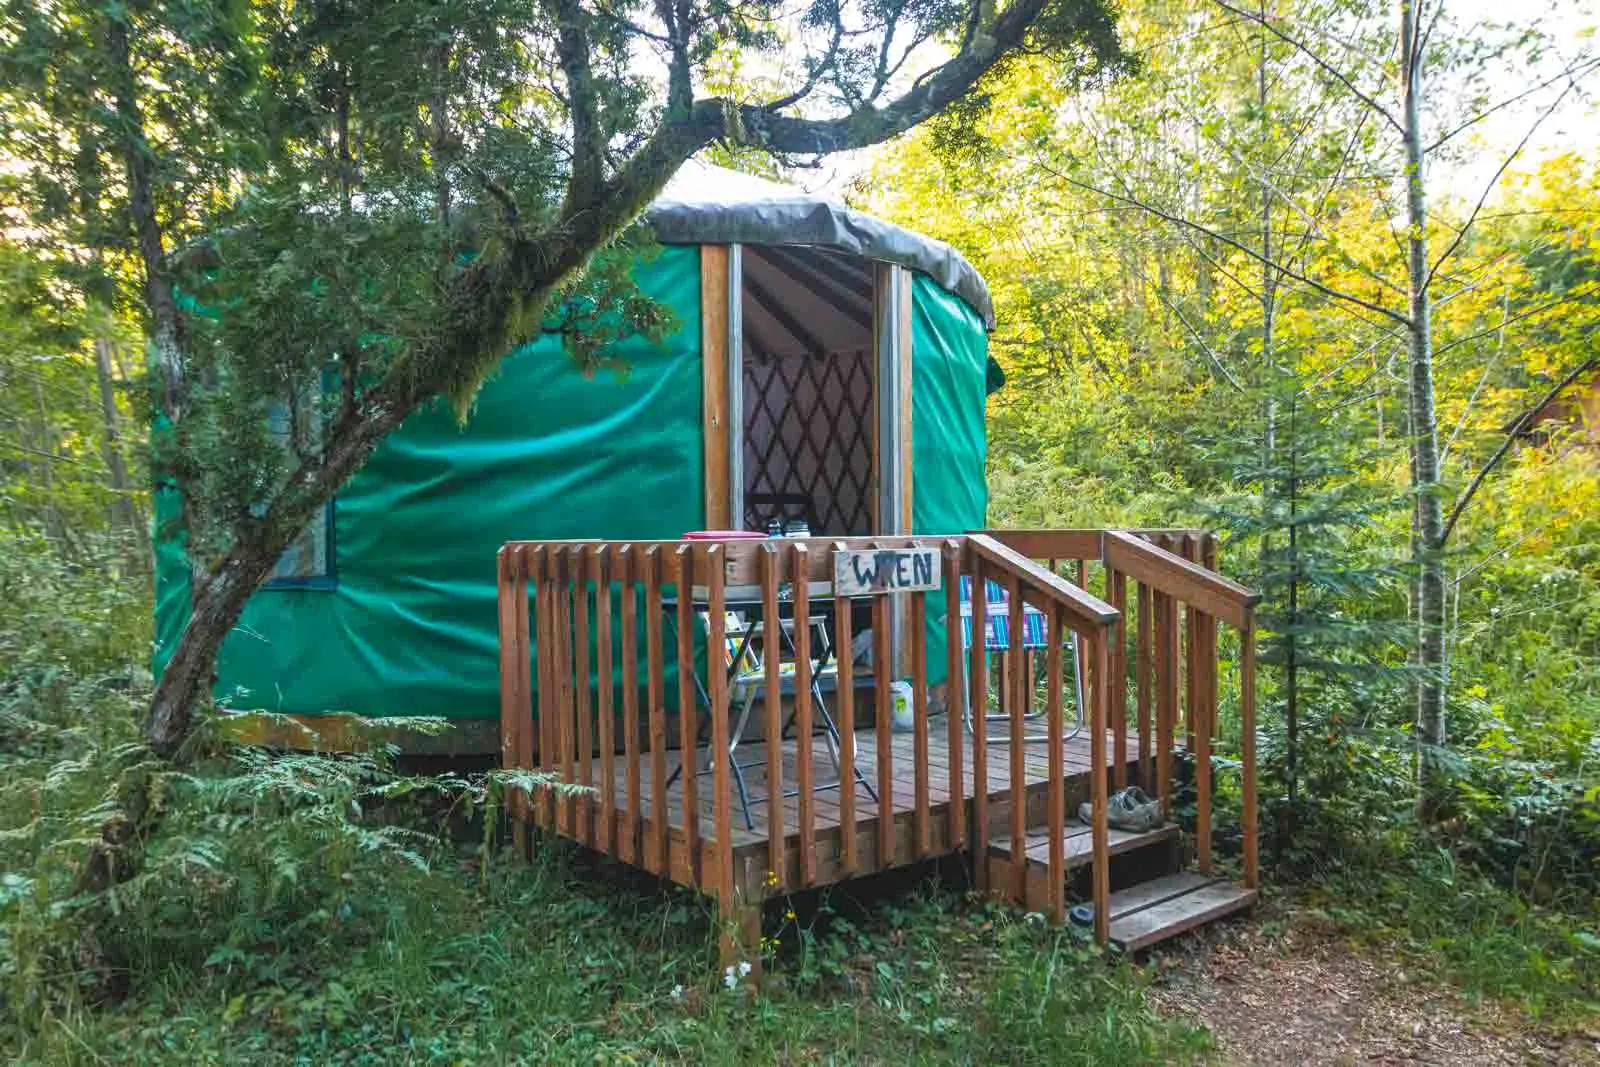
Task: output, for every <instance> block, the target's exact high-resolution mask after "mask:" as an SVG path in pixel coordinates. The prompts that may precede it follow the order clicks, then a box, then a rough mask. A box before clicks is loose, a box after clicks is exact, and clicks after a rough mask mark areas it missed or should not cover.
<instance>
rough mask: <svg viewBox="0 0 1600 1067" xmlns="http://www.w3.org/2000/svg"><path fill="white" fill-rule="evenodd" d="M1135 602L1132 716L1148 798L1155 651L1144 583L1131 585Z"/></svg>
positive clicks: (1152, 780) (1147, 589)
mask: <svg viewBox="0 0 1600 1067" xmlns="http://www.w3.org/2000/svg"><path fill="white" fill-rule="evenodd" d="M1134 589H1135V595H1136V597H1137V599H1138V602H1139V603H1138V609H1137V610H1138V617H1137V620H1136V621H1137V623H1138V630H1137V633H1136V634H1135V637H1134V649H1133V658H1134V662H1133V675H1134V684H1133V688H1134V703H1135V705H1136V706H1135V715H1136V717H1137V718H1138V720H1139V785H1140V787H1141V788H1143V789H1144V791H1145V792H1146V793H1148V794H1150V795H1152V796H1154V795H1156V793H1157V790H1156V783H1155V776H1154V770H1153V766H1154V760H1153V759H1152V754H1151V751H1150V737H1151V732H1150V710H1151V709H1150V680H1151V679H1150V676H1151V673H1152V663H1151V660H1152V659H1153V657H1154V654H1155V649H1154V642H1155V627H1154V621H1153V620H1152V619H1151V618H1150V613H1151V606H1150V587H1149V586H1148V585H1146V584H1145V583H1144V582H1136V583H1134Z"/></svg>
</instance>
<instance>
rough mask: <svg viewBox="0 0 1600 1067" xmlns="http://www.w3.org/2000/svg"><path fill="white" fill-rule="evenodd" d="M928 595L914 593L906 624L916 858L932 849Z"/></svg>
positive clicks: (912, 818) (912, 819) (913, 828)
mask: <svg viewBox="0 0 1600 1067" xmlns="http://www.w3.org/2000/svg"><path fill="white" fill-rule="evenodd" d="M927 596H928V594H926V593H922V592H916V593H912V594H911V612H910V618H909V620H908V621H907V623H906V625H907V626H909V627H910V629H911V633H910V640H911V716H912V762H913V763H914V765H915V766H914V767H913V773H914V775H915V786H914V793H913V798H914V801H913V802H914V807H913V810H912V814H911V825H912V836H913V838H914V840H915V845H916V853H917V858H918V859H921V858H922V857H924V856H926V855H928V854H929V853H930V852H932V851H933V841H932V834H931V830H930V827H929V822H930V815H929V812H928V776H929V768H928V603H927Z"/></svg>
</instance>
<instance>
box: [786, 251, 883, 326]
mask: <svg viewBox="0 0 1600 1067" xmlns="http://www.w3.org/2000/svg"><path fill="white" fill-rule="evenodd" d="M761 251H762V256H761V258H762V260H763V261H765V262H767V263H769V264H771V265H772V267H773V268H774V269H776V270H778V271H781V272H782V273H783V274H785V275H787V276H788V278H789V279H790V280H791V281H793V282H794V283H795V284H796V285H799V286H801V287H803V288H804V289H805V290H806V291H807V292H810V293H812V294H813V295H815V296H816V297H817V298H818V299H820V300H822V301H823V302H824V303H826V304H828V305H829V306H830V307H832V308H833V309H834V310H835V311H837V312H839V314H841V315H843V316H844V317H845V318H847V319H849V320H850V321H851V322H853V323H855V324H856V325H857V326H859V327H861V328H862V329H864V330H870V329H871V328H872V312H871V310H870V304H869V303H868V301H869V300H870V299H871V298H870V296H869V294H867V293H864V292H860V291H854V292H852V291H851V290H849V289H847V288H844V287H843V286H840V285H838V284H837V283H835V281H834V279H833V278H832V277H830V276H829V275H828V274H826V273H824V272H823V271H822V270H821V269H820V268H818V267H816V266H814V265H813V264H811V263H808V262H806V261H805V260H803V259H801V258H800V257H799V256H797V255H795V254H794V253H793V252H791V251H790V250H788V249H786V248H779V247H775V246H768V247H766V248H763V249H762V250H761ZM861 297H867V300H863V301H861V302H860V303H857V302H856V301H857V300H858V299H860V298H861Z"/></svg>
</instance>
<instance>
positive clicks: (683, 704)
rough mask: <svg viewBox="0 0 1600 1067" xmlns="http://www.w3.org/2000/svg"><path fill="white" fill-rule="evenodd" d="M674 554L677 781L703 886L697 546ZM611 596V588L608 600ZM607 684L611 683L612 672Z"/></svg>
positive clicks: (693, 877)
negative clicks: (698, 762)
mask: <svg viewBox="0 0 1600 1067" xmlns="http://www.w3.org/2000/svg"><path fill="white" fill-rule="evenodd" d="M674 556H675V557H676V560H677V571H676V573H675V574H674V576H673V580H674V581H675V582H676V584H677V594H678V615H677V619H676V620H675V623H676V625H675V626H674V627H673V629H674V630H676V631H677V637H678V770H679V773H678V780H679V781H680V782H682V783H683V785H682V786H681V787H680V788H681V789H682V791H683V841H684V847H685V848H686V849H687V850H688V853H689V880H690V882H691V884H693V885H695V886H698V887H699V888H701V889H704V888H705V871H704V870H703V869H702V864H701V860H700V768H699V767H698V766H696V765H695V760H696V757H697V754H698V753H699V751H700V739H699V735H698V733H697V732H696V730H695V721H696V720H697V719H698V718H699V717H700V716H699V714H698V712H699V710H700V709H699V702H698V700H697V698H696V695H695V694H696V691H695V684H694V680H695V679H694V675H695V663H694V633H695V625H694V548H693V546H692V545H689V544H682V545H679V546H678V549H677V551H676V552H675V553H674ZM610 599H611V598H610V594H609V590H608V592H607V596H606V600H607V602H608V603H609V602H610ZM607 647H608V648H609V647H610V646H609V645H608V646H607ZM706 663H707V665H708V666H714V665H715V663H716V660H715V659H714V658H713V657H712V656H711V655H710V650H709V649H708V650H707V654H706ZM607 685H608V686H609V685H610V678H609V675H608V676H607ZM608 773H609V772H608Z"/></svg>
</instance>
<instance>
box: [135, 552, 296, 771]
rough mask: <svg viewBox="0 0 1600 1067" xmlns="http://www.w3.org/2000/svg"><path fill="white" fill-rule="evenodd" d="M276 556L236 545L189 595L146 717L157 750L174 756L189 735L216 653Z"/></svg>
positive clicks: (207, 689) (149, 737) (146, 730)
mask: <svg viewBox="0 0 1600 1067" xmlns="http://www.w3.org/2000/svg"><path fill="white" fill-rule="evenodd" d="M279 551H280V552H281V551H282V550H281V549H279ZM277 559H278V553H277V552H272V551H269V550H267V549H266V548H264V547H263V548H259V549H255V550H252V551H242V550H241V549H239V548H236V549H234V551H233V552H232V553H230V554H229V556H228V559H227V560H226V561H225V562H224V563H223V565H222V567H221V568H219V569H218V571H217V572H216V573H215V574H214V575H213V576H212V577H211V578H209V579H208V580H206V582H205V583H204V585H203V587H202V588H201V589H200V590H199V592H198V593H197V594H196V595H194V596H192V597H191V600H190V608H189V622H188V623H187V624H186V625H185V626H184V628H183V636H182V637H180V638H179V639H178V647H177V649H176V650H175V651H174V652H173V654H172V658H171V659H170V660H168V661H167V665H166V668H165V669H164V670H163V671H162V673H161V681H160V683H159V684H158V685H157V686H156V691H155V694H154V695H153V696H152V697H151V700H150V713H149V715H148V717H147V718H146V719H145V724H144V734H145V740H146V741H148V742H149V744H150V747H151V748H152V749H154V750H155V751H156V752H157V753H159V754H161V755H163V756H171V755H173V754H174V753H175V752H177V750H178V748H179V747H180V746H181V745H182V744H183V741H184V739H185V738H187V737H188V736H189V728H190V726H191V724H192V723H193V722H194V712H195V709H196V708H198V707H199V706H200V705H201V704H202V703H204V701H205V699H206V696H207V694H208V693H209V692H210V690H211V679H212V676H213V675H214V673H215V667H216V662H217V652H218V651H219V650H220V649H221V648H222V642H223V640H224V639H225V638H226V637H227V636H228V632H229V631H230V630H232V629H233V624H234V623H236V622H238V621H239V615H240V613H241V612H243V611H244V605H245V602H246V601H248V600H249V599H250V594H251V593H253V592H255V590H256V586H258V585H260V584H261V582H262V580H263V579H265V578H266V577H267V575H268V574H270V573H271V572H272V568H273V565H274V564H275V563H276V562H277Z"/></svg>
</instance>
